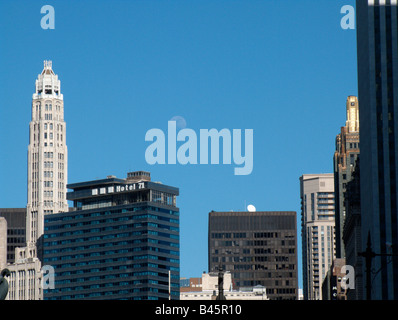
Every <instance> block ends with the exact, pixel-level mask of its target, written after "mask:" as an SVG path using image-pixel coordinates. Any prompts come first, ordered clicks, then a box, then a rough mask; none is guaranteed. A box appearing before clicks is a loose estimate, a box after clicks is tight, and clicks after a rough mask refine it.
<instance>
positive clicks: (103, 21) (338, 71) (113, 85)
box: [0, 0, 357, 287]
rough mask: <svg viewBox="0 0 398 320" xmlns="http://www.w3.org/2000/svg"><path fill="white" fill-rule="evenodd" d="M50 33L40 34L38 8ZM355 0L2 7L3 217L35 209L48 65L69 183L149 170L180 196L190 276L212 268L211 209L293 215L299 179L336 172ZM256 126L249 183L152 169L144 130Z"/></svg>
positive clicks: (176, 168) (193, 170)
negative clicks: (172, 124)
mask: <svg viewBox="0 0 398 320" xmlns="http://www.w3.org/2000/svg"><path fill="white" fill-rule="evenodd" d="M46 4H50V5H52V6H53V7H54V9H55V29H54V30H43V29H42V28H41V27H40V20H41V18H42V16H43V15H42V14H41V13H40V9H41V7H42V6H43V5H46ZM347 4H348V5H352V6H354V7H355V4H354V1H353V0H333V1H332V0H300V1H296V0H285V1H277V0H262V1H254V0H253V1H252V0H250V1H249V0H246V1H243V0H241V1H240V0H235V1H227V0H224V1H221V0H212V1H210V0H202V1H173V0H171V1H160V0H157V1H155V0H147V1H143V0H142V1H127V0H125V1H114V0H113V1H104V0H102V1H89V0H85V1H61V0H58V1H52V0H48V1H21V0H13V1H11V0H2V1H1V4H0V71H1V72H0V94H1V102H0V130H1V135H0V181H1V183H0V195H1V198H0V207H24V206H25V205H26V201H27V196H26V193H27V191H26V190H27V186H26V181H27V177H26V173H27V146H28V138H29V131H28V128H29V121H30V117H31V111H30V107H31V99H32V94H33V92H34V84H35V80H36V78H37V75H38V74H39V73H40V72H41V70H42V68H43V60H45V59H49V60H52V61H53V69H54V71H55V73H56V74H58V76H59V78H60V80H61V91H62V93H63V94H64V103H65V120H66V123H67V140H66V142H67V146H68V150H69V159H68V164H69V173H68V182H70V183H74V182H80V181H86V180H93V179H96V178H104V177H106V176H107V175H110V174H113V175H116V176H117V177H120V178H123V177H125V176H126V173H127V172H128V171H135V170H147V171H150V172H151V176H152V180H154V181H161V182H163V183H165V184H168V185H171V186H176V187H179V188H180V196H179V198H178V206H179V207H180V210H181V232H180V234H181V276H183V277H197V276H200V275H201V273H202V271H207V269H208V265H207V223H208V221H207V218H208V213H209V212H210V211H211V210H215V211H230V210H237V211H243V210H245V205H248V204H253V205H255V207H256V208H257V210H259V211H272V210H274V211H278V210H281V211H284V210H291V211H296V212H297V224H298V225H297V226H298V236H299V238H298V245H299V251H298V257H299V263H300V265H299V280H300V287H301V283H302V269H301V238H300V194H299V177H300V176H301V175H302V174H304V173H327V172H332V170H333V162H332V157H333V152H334V140H335V136H336V134H338V133H339V130H340V127H341V126H343V125H344V123H345V101H346V98H347V96H348V95H357V75H356V31H355V30H343V29H342V28H341V27H340V20H341V18H342V17H343V15H342V14H341V13H340V9H341V7H342V6H343V5H347ZM174 116H181V117H183V118H184V119H185V121H186V123H187V128H191V129H193V130H195V131H196V132H197V133H199V130H200V129H211V128H216V129H218V130H221V129H223V128H227V129H230V130H231V132H232V129H242V130H244V129H253V130H254V167H253V172H252V173H251V175H248V176H236V175H234V167H235V166H234V165H233V164H232V165H222V164H219V165H186V166H184V165H180V164H176V165H168V164H166V165H154V166H151V165H148V164H147V163H146V161H145V150H146V148H147V146H148V145H149V144H150V143H149V142H146V141H145V133H146V132H147V131H148V130H150V129H152V128H160V129H162V130H163V131H164V132H165V133H166V132H167V121H168V120H170V119H171V118H172V117H174Z"/></svg>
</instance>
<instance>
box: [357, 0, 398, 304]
mask: <svg viewBox="0 0 398 320" xmlns="http://www.w3.org/2000/svg"><path fill="white" fill-rule="evenodd" d="M356 11H357V51H358V94H359V96H358V99H359V108H360V109H359V120H360V123H361V132H360V139H361V156H360V157H361V160H360V175H361V177H360V184H361V186H360V190H361V226H362V249H363V250H365V248H366V246H367V240H368V236H370V240H371V247H372V250H373V251H374V252H375V253H377V254H384V255H383V256H376V257H374V258H373V259H372V269H374V270H378V271H377V273H375V274H372V277H371V280H372V281H371V283H370V281H368V282H367V281H365V285H366V286H369V285H371V298H372V299H383V300H386V299H398V259H397V258H396V257H391V256H390V257H389V256H386V255H385V254H398V207H397V198H398V191H397V181H398V176H397V174H398V171H397V168H398V112H397V111H398V7H397V0H357V5H356ZM365 274H366V273H364V275H365ZM364 298H365V297H364Z"/></svg>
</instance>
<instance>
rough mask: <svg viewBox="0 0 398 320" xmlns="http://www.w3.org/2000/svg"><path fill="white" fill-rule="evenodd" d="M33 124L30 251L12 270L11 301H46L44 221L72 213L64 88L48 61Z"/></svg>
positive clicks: (18, 253) (19, 255)
mask: <svg viewBox="0 0 398 320" xmlns="http://www.w3.org/2000/svg"><path fill="white" fill-rule="evenodd" d="M31 112H32V119H31V121H30V124H29V146H28V203H27V210H26V244H27V245H26V247H24V248H17V249H16V250H15V263H14V264H10V265H8V266H7V268H8V269H9V270H10V272H11V275H10V279H9V283H10V287H9V293H8V296H7V299H9V300H42V299H43V288H42V285H41V284H42V283H41V279H42V265H41V262H40V260H39V258H38V247H37V241H38V240H39V239H40V237H41V236H42V235H43V234H44V215H47V214H52V213H56V212H66V211H68V203H67V200H66V184H67V172H68V171H67V169H68V165H67V163H68V162H67V158H68V151H67V147H66V124H65V121H64V101H63V95H62V93H61V82H60V80H59V79H58V76H57V75H56V74H55V73H54V71H53V70H52V62H51V61H44V68H43V71H42V72H41V73H40V74H39V75H38V78H37V80H36V86H35V92H34V93H33V96H32V108H31Z"/></svg>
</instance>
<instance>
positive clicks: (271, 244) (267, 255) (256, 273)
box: [208, 211, 298, 300]
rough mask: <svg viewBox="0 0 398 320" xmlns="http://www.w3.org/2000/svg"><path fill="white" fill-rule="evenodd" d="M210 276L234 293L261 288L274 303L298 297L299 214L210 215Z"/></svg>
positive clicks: (241, 213) (220, 213)
mask: <svg viewBox="0 0 398 320" xmlns="http://www.w3.org/2000/svg"><path fill="white" fill-rule="evenodd" d="M208 237H209V240H208V241H209V272H214V271H217V270H218V268H219V267H222V268H223V270H225V271H230V272H231V275H232V282H233V286H234V289H239V288H244V287H254V286H256V285H262V286H264V287H265V288H266V290H267V296H268V297H269V299H271V300H284V299H289V300H295V299H297V297H298V279H297V276H298V275H297V230H296V212H293V211H292V212H289V211H287V212H264V211H263V212H214V211H212V212H210V213H209V235H208Z"/></svg>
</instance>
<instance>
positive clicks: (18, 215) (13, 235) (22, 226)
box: [0, 208, 26, 265]
mask: <svg viewBox="0 0 398 320" xmlns="http://www.w3.org/2000/svg"><path fill="white" fill-rule="evenodd" d="M0 217H3V218H4V219H5V221H6V231H5V233H0V238H1V237H5V238H6V243H7V245H6V248H5V250H6V256H5V260H4V261H1V260H2V259H0V265H1V264H2V262H3V264H4V265H5V264H7V263H8V264H11V263H14V262H15V249H16V248H18V247H25V246H26V234H25V232H26V208H0Z"/></svg>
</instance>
